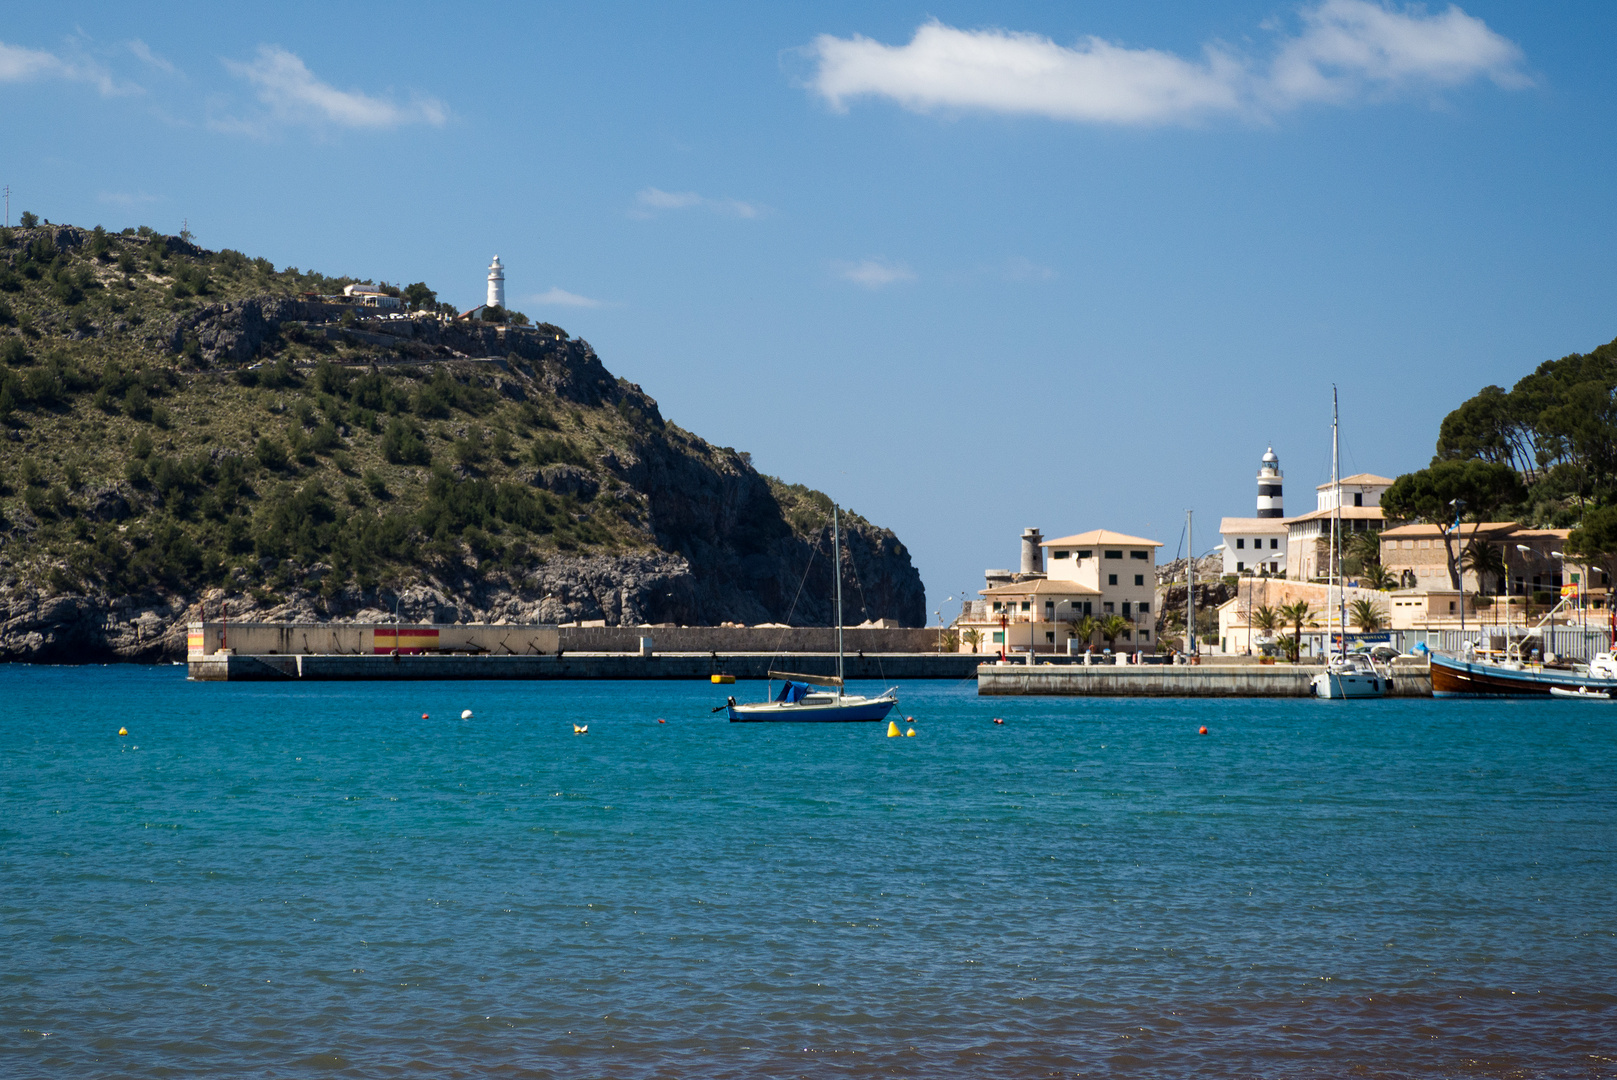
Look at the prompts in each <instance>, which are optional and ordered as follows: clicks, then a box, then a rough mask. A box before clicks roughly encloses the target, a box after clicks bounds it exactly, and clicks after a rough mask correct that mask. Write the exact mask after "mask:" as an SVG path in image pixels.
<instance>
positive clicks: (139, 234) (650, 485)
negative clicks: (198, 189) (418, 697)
mask: <svg viewBox="0 0 1617 1080" xmlns="http://www.w3.org/2000/svg"><path fill="white" fill-rule="evenodd" d="M351 281H352V279H344V278H337V279H333V278H328V277H324V276H322V275H319V274H313V273H306V272H302V271H298V270H297V269H296V268H290V269H286V270H280V271H277V270H276V269H275V268H274V267H273V266H271V265H270V264H269V263H268V262H267V261H265V260H262V259H249V258H248V257H246V256H245V255H242V254H241V253H239V252H233V251H219V252H212V251H205V250H203V249H201V248H198V247H195V246H194V245H192V244H190V243H188V242H187V241H185V240H182V239H180V238H177V237H169V236H161V235H158V234H156V233H152V232H151V231H150V230H139V231H134V230H130V231H126V232H125V233H122V234H110V233H106V232H103V231H101V230H99V229H97V230H93V231H91V230H83V229H77V228H70V227H59V226H58V227H52V226H49V225H42V226H34V227H29V228H22V229H13V230H5V231H0V538H3V544H0V657H5V658H11V659H51V660H84V659H94V658H103V657H112V656H116V657H126V658H143V659H155V658H158V657H166V656H173V655H177V654H178V653H179V652H180V651H182V650H183V624H184V621H185V620H186V619H187V618H194V617H196V616H197V615H198V614H200V613H202V612H203V611H204V609H206V611H207V613H208V614H210V615H216V614H217V613H218V611H219V610H220V607H221V605H222V604H226V603H228V605H229V613H230V617H231V618H232V619H253V618H272V619H287V618H296V619H324V618H334V619H345V618H353V619H362V620H363V619H375V618H381V617H384V615H385V616H386V617H391V616H392V615H393V613H394V612H395V611H397V612H398V614H399V615H400V616H401V617H402V618H405V619H411V620H436V621H454V620H467V621H471V620H488V621H499V620H508V621H545V622H569V621H577V620H591V619H602V620H605V621H606V623H607V624H609V625H614V624H642V623H659V622H674V623H683V624H688V625H694V624H713V623H720V622H744V623H758V622H788V621H789V622H791V623H793V624H794V625H827V624H828V623H829V622H830V621H831V617H832V616H831V611H830V607H829V601H828V597H829V595H830V593H831V585H832V582H833V577H832V567H831V560H830V506H831V503H830V500H829V499H828V498H827V497H826V496H825V495H823V494H821V493H819V492H815V491H810V490H808V489H807V488H803V487H801V486H797V485H788V484H784V483H782V482H780V481H778V480H775V479H773V478H771V477H767V476H763V475H761V474H760V473H758V472H757V471H756V470H754V469H753V467H752V465H751V463H750V461H749V459H748V455H746V454H744V453H739V452H737V451H735V450H732V449H729V448H725V447H715V446H712V445H710V444H708V443H707V442H705V441H703V440H702V439H700V438H698V437H697V436H695V435H693V434H691V433H690V432H687V431H684V430H682V429H680V428H679V427H677V426H676V425H674V424H671V423H669V422H667V421H666V420H664V418H663V417H662V415H661V413H660V412H659V410H658V408H657V403H656V402H655V401H653V400H652V399H651V398H650V397H649V396H647V395H646V394H645V393H644V392H643V391H642V390H641V389H640V388H639V387H638V386H636V385H634V384H632V383H628V382H626V381H624V380H622V379H618V378H615V377H614V376H613V375H612V374H611V373H610V372H609V371H607V369H606V368H605V367H604V366H603V365H602V364H601V361H600V359H599V358H598V357H597V356H596V355H595V352H594V350H593V349H591V348H590V346H589V344H588V343H586V342H584V341H581V340H577V339H574V338H571V337H569V336H568V335H567V334H566V333H565V332H564V331H562V330H561V329H560V328H559V327H555V326H552V325H549V324H539V325H537V326H535V325H528V323H527V320H526V319H525V318H524V317H523V316H521V315H520V313H515V312H500V311H498V310H496V311H494V312H492V313H490V314H491V315H492V317H493V319H494V320H496V321H486V320H483V321H468V320H465V319H455V318H452V317H450V315H449V313H448V312H447V310H444V309H443V307H442V305H439V304H437V303H436V299H435V297H434V296H433V294H432V292H431V290H430V289H427V288H426V286H425V285H424V284H418V285H412V286H409V287H407V288H405V289H402V290H400V289H395V288H392V287H391V286H386V285H385V283H384V284H382V285H380V286H378V287H380V288H383V289H386V290H388V291H390V292H392V293H394V294H402V295H403V297H404V298H405V300H406V303H405V305H404V310H395V311H392V312H389V313H386V314H383V313H381V312H379V311H377V310H376V309H371V308H364V307H360V306H357V305H355V304H352V303H346V302H332V301H331V300H330V297H331V296H332V295H333V294H338V293H340V291H341V288H342V286H343V285H345V284H349V283H351ZM412 309H413V310H412ZM843 521H844V532H845V537H844V539H845V545H844V553H843V555H844V559H843V569H842V573H843V587H844V594H845V603H846V607H847V614H848V621H849V622H854V623H856V622H860V621H863V620H865V619H874V618H882V617H887V618H894V619H898V620H899V621H900V622H902V623H903V624H904V625H910V626H918V625H921V624H922V622H923V621H924V618H925V611H924V595H923V591H922V586H921V582H920V579H919V576H918V575H917V574H916V572H915V569H914V567H913V566H912V564H911V562H910V558H909V553H908V552H907V550H906V549H905V547H904V545H903V544H901V543H900V542H899V541H898V539H897V538H896V537H895V536H894V535H893V534H892V533H891V532H890V531H888V530H885V529H881V528H879V527H877V526H875V525H872V524H871V523H870V522H868V521H866V520H865V519H863V518H862V517H860V516H858V515H857V514H852V513H846V512H845V514H844V518H843Z"/></svg>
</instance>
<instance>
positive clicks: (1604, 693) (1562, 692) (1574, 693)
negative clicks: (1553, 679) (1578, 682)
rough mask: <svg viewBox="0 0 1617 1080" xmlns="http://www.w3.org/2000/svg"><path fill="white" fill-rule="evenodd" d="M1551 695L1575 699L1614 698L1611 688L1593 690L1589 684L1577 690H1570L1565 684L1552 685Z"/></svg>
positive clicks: (1606, 699) (1600, 699)
mask: <svg viewBox="0 0 1617 1080" xmlns="http://www.w3.org/2000/svg"><path fill="white" fill-rule="evenodd" d="M1550 696H1552V697H1564V698H1572V699H1573V700H1574V701H1611V700H1613V698H1612V696H1611V691H1610V690H1591V689H1589V688H1588V687H1587V686H1580V687H1578V688H1577V689H1575V690H1569V689H1567V688H1566V687H1564V686H1552V687H1550Z"/></svg>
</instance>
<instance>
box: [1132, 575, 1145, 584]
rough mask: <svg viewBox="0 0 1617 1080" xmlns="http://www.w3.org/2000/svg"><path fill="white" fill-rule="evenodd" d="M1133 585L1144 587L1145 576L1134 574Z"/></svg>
mask: <svg viewBox="0 0 1617 1080" xmlns="http://www.w3.org/2000/svg"><path fill="white" fill-rule="evenodd" d="M1134 584H1136V585H1144V584H1145V575H1144V574H1135V575H1134Z"/></svg>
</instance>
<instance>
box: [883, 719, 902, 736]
mask: <svg viewBox="0 0 1617 1080" xmlns="http://www.w3.org/2000/svg"><path fill="white" fill-rule="evenodd" d="M902 734H903V732H901V731H899V730H898V725H897V724H895V723H893V722H892V721H891V720H889V721H887V737H888V738H889V739H896V738H898V737H899V736H900V735H902Z"/></svg>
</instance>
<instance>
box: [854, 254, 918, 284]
mask: <svg viewBox="0 0 1617 1080" xmlns="http://www.w3.org/2000/svg"><path fill="white" fill-rule="evenodd" d="M837 276H838V277H841V278H843V279H844V280H847V281H851V282H853V283H854V284H855V285H863V286H864V287H865V288H867V289H880V288H884V287H886V286H888V285H896V284H897V283H899V282H901V281H914V280H915V271H913V270H911V269H910V268H909V267H908V266H905V265H904V264H903V263H900V262H889V261H888V260H886V259H861V260H859V261H858V262H856V263H838V264H837Z"/></svg>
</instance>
